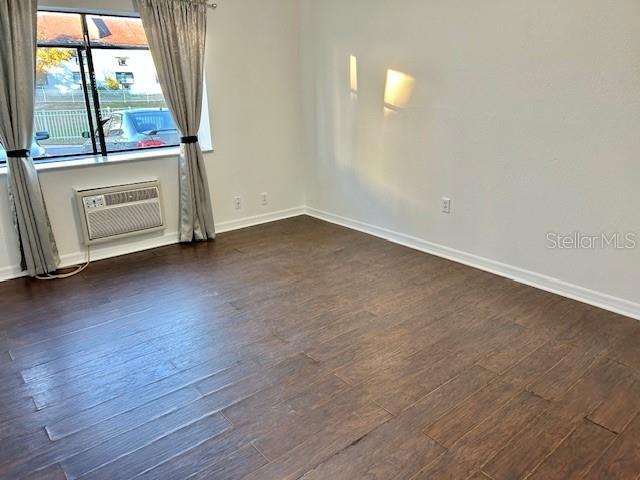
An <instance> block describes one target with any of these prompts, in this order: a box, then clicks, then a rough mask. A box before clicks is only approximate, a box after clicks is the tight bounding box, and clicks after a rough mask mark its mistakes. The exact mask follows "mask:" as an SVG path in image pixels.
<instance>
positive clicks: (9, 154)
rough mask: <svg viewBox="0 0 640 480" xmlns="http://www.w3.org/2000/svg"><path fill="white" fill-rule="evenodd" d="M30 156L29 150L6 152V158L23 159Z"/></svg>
mask: <svg viewBox="0 0 640 480" xmlns="http://www.w3.org/2000/svg"><path fill="white" fill-rule="evenodd" d="M29 156H31V152H30V151H29V150H7V157H8V158H24V157H29Z"/></svg>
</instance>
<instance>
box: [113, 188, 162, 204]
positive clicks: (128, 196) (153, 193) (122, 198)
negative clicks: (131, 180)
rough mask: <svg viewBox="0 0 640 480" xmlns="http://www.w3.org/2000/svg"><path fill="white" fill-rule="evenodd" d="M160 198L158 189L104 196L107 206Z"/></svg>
mask: <svg viewBox="0 0 640 480" xmlns="http://www.w3.org/2000/svg"><path fill="white" fill-rule="evenodd" d="M152 198H158V189H157V188H155V187H154V188H145V189H142V190H129V191H126V192H117V193H108V194H106V195H105V196H104V200H105V203H106V204H107V205H120V204H122V203H129V202H140V201H142V200H150V199H152Z"/></svg>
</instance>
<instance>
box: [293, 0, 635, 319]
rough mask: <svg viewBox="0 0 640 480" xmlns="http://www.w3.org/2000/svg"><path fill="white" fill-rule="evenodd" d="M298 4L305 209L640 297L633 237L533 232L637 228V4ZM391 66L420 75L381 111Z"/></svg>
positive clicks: (555, 280) (565, 0) (373, 0)
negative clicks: (567, 240) (355, 77)
mask: <svg viewBox="0 0 640 480" xmlns="http://www.w3.org/2000/svg"><path fill="white" fill-rule="evenodd" d="M301 16H302V27H301V32H302V39H303V42H302V58H303V75H304V77H303V85H304V86H305V90H304V94H303V97H304V99H305V116H306V119H307V125H308V128H307V138H308V140H309V146H308V151H307V153H308V155H307V156H308V158H309V159H310V162H309V165H308V169H309V172H310V175H309V178H310V181H309V183H308V192H307V205H309V206H310V207H313V208H316V209H319V210H321V211H324V212H329V213H330V214H334V215H339V216H342V217H346V218H347V219H351V220H356V221H359V222H364V223H366V224H369V225H370V226H377V227H383V228H386V229H390V230H392V231H393V232H397V233H400V234H404V235H410V236H413V237H417V238H418V239H421V240H425V241H427V242H432V245H436V246H439V247H446V248H451V249H455V251H453V254H454V256H455V255H457V254H462V253H470V254H474V255H477V256H480V257H483V259H482V262H485V263H484V264H485V265H491V262H492V261H497V262H502V263H504V264H508V265H509V266H512V267H516V269H524V270H523V271H527V272H528V273H530V274H531V275H532V278H538V279H539V280H540V281H541V282H543V280H545V278H546V280H545V281H548V282H549V283H550V284H555V285H562V282H568V283H569V284H572V286H571V288H573V289H574V290H575V291H577V290H580V288H581V287H582V288H585V289H589V290H594V291H597V292H599V293H604V294H609V295H613V296H615V297H618V300H620V299H623V300H624V299H626V300H628V301H631V302H635V303H636V304H638V303H640V289H639V288H638V285H640V268H639V266H640V247H639V248H636V249H634V250H626V251H614V250H611V249H606V250H599V251H584V250H583V251H575V250H573V251H568V250H548V249H547V248H546V240H545V235H546V234H547V232H573V231H581V232H583V233H593V234H597V233H600V232H631V231H633V232H636V233H637V234H639V238H640V221H639V219H640V214H639V206H640V188H639V185H640V168H639V166H638V159H639V158H640V135H639V134H638V132H639V131H640V37H639V36H638V31H640V3H639V2H638V1H637V0H616V1H614V2H604V1H602V0H560V1H550V0H542V1H531V0H488V1H484V2H476V1H473V0H447V1H441V0H398V1H393V2H389V1H386V0H348V1H345V0H323V1H322V2H319V1H317V0H301ZM350 55H357V57H358V64H359V65H358V66H359V69H358V70H359V71H358V74H359V82H360V88H359V93H358V96H357V97H355V96H352V95H351V94H350V92H349V76H348V66H349V56H350ZM387 68H393V69H396V70H400V71H403V72H406V73H408V74H410V75H412V76H413V77H415V79H416V83H415V89H414V93H413V97H412V99H411V102H410V104H409V105H408V106H407V108H406V109H404V110H401V111H399V112H395V113H393V114H390V115H386V116H385V114H384V112H383V90H384V79H385V71H386V69H387ZM441 196H450V197H451V198H452V201H453V207H452V208H453V212H452V214H451V215H444V214H442V213H440V198H441ZM403 238H406V237H403ZM442 251H444V249H442ZM467 258H470V257H467ZM482 262H481V263H482ZM496 265H498V264H496ZM547 276H548V277H552V278H550V279H549V278H547ZM543 283H544V282H543ZM601 298H604V297H601ZM616 301H617V300H616ZM638 313H640V310H639V311H638Z"/></svg>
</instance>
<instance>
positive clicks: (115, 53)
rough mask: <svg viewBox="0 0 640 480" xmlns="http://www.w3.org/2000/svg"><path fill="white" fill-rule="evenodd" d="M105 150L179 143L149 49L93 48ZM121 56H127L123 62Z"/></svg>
mask: <svg viewBox="0 0 640 480" xmlns="http://www.w3.org/2000/svg"><path fill="white" fill-rule="evenodd" d="M92 56H93V67H94V72H95V77H96V85H97V88H98V94H99V96H100V109H101V111H100V113H101V116H102V121H103V122H104V123H103V124H104V129H105V143H106V148H107V151H108V152H114V151H119V150H135V149H140V148H153V147H163V146H169V145H178V144H179V143H180V133H179V132H178V130H177V129H176V126H175V123H174V121H173V118H172V117H171V113H170V112H169V110H168V109H167V104H166V102H165V100H164V97H163V96H162V90H161V89H160V83H159V82H158V77H157V75H156V69H155V66H154V64H153V59H152V58H151V53H150V52H149V51H148V50H128V49H117V50H114V49H95V50H92ZM122 58H127V59H128V62H127V65H126V66H122V61H121V60H122Z"/></svg>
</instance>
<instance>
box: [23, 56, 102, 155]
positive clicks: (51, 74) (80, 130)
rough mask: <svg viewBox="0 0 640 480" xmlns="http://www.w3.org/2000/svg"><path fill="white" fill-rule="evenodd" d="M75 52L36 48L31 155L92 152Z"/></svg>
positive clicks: (78, 61) (78, 63)
mask: <svg viewBox="0 0 640 480" xmlns="http://www.w3.org/2000/svg"><path fill="white" fill-rule="evenodd" d="M78 52H79V50H78V49H74V48H48V47H39V48H38V50H37V61H36V77H37V80H36V98H35V113H34V132H36V133H35V135H34V148H35V150H36V151H32V156H33V157H34V158H39V157H48V156H58V155H75V154H80V153H93V144H92V142H91V140H87V138H85V137H90V135H89V134H88V132H89V131H90V128H89V117H88V114H87V105H86V102H85V94H84V90H83V82H82V73H81V64H82V62H81V59H80V58H79V57H78ZM85 132H86V133H85ZM36 147H37V148H36Z"/></svg>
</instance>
